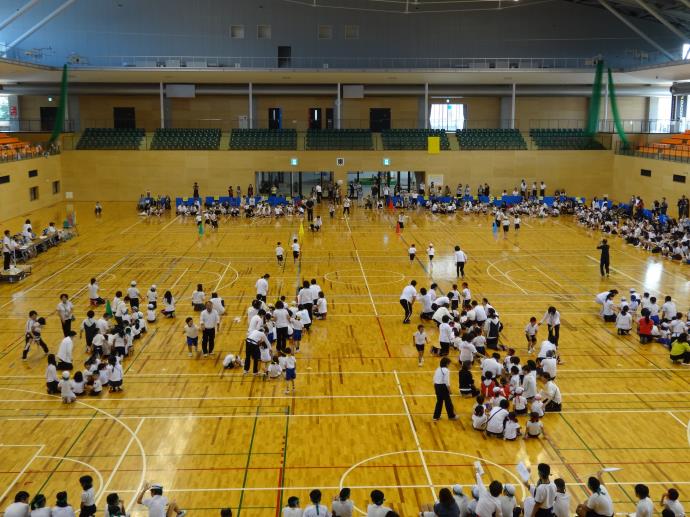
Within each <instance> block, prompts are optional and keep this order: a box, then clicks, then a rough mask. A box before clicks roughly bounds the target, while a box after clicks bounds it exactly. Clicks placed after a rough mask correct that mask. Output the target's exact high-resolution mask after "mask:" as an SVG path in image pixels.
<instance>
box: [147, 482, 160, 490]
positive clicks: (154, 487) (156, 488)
mask: <svg viewBox="0 0 690 517" xmlns="http://www.w3.org/2000/svg"><path fill="white" fill-rule="evenodd" d="M149 489H152V490H163V485H159V484H158V483H155V484H153V485H151V486H150V487H149Z"/></svg>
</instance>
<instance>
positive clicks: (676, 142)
mask: <svg viewBox="0 0 690 517" xmlns="http://www.w3.org/2000/svg"><path fill="white" fill-rule="evenodd" d="M637 152H638V153H640V154H641V155H642V156H645V157H649V158H660V159H665V160H682V161H686V160H688V159H690V130H688V131H686V132H685V133H681V134H678V135H673V136H670V137H668V138H664V139H662V140H660V141H659V142H655V143H651V144H646V145H641V146H639V147H638V148H637Z"/></svg>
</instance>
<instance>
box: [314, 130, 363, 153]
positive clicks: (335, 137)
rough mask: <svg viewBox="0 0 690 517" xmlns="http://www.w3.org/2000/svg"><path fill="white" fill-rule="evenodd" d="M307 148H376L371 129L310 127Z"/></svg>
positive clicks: (361, 149)
mask: <svg viewBox="0 0 690 517" xmlns="http://www.w3.org/2000/svg"><path fill="white" fill-rule="evenodd" d="M306 148H307V150H310V151H314V150H353V151H354V150H358V151H370V150H372V149H373V148H374V145H373V141H372V139H371V131H370V130H369V129H310V130H309V131H307V140H306Z"/></svg>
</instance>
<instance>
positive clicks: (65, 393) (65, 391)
mask: <svg viewBox="0 0 690 517" xmlns="http://www.w3.org/2000/svg"><path fill="white" fill-rule="evenodd" d="M58 387H59V388H60V395H61V397H62V402H63V403H65V404H71V403H72V402H74V401H75V400H77V396H76V395H75V394H74V389H73V386H72V382H71V381H70V380H69V372H62V380H61V381H60V382H59V383H58Z"/></svg>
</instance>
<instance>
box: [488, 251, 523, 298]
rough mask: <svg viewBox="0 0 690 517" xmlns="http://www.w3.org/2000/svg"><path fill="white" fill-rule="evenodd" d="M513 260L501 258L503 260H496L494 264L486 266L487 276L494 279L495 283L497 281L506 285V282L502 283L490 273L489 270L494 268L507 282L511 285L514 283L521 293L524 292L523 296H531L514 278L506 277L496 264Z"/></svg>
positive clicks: (490, 263)
mask: <svg viewBox="0 0 690 517" xmlns="http://www.w3.org/2000/svg"><path fill="white" fill-rule="evenodd" d="M512 258H513V257H509V258H501V259H498V260H494V261H493V262H489V265H488V266H486V274H487V275H489V276H490V277H491V278H493V279H494V280H495V281H497V282H498V283H500V284H503V285H506V284H505V282H501V280H500V279H498V278H496V277H494V276H493V275H492V274H491V273H490V272H489V269H491V268H492V267H493V268H494V269H495V270H496V271H497V272H498V273H499V274H501V275H503V276H504V277H505V278H506V280H509V281H510V283H512V284H513V285H514V286H515V287H517V288H518V289H520V291H522V293H523V294H529V293H528V292H527V291H525V290H524V289H523V288H522V287H520V286H519V285H518V284H517V283H516V282H515V281H514V280H513V279H512V278H510V277H509V276H508V275H506V274H505V273H504V272H503V271H502V270H500V269H498V267H496V264H497V263H499V262H503V261H505V260H509V259H512Z"/></svg>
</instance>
